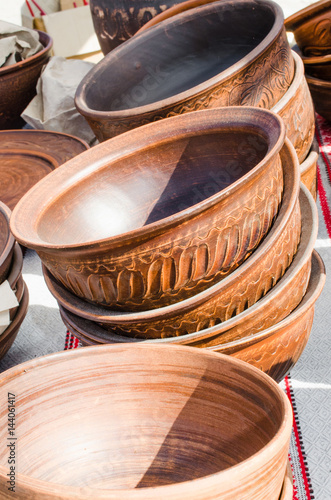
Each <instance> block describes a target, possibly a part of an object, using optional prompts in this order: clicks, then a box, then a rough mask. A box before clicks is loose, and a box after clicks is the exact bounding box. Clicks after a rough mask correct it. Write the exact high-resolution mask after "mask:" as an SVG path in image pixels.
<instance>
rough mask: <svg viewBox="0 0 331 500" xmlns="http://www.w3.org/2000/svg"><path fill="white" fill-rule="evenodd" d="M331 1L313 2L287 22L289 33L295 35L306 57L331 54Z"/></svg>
mask: <svg viewBox="0 0 331 500" xmlns="http://www.w3.org/2000/svg"><path fill="white" fill-rule="evenodd" d="M330 26H331V1H330V0H322V1H320V2H313V3H312V4H311V5H308V6H307V7H305V8H304V9H302V10H299V11H298V12H295V13H294V14H292V15H291V16H290V17H288V18H287V19H286V20H285V27H286V30H287V31H291V32H292V33H294V37H295V40H296V43H297V44H298V46H299V48H300V49H301V51H302V52H303V54H304V55H305V56H320V55H323V54H328V53H330V52H331V30H330Z"/></svg>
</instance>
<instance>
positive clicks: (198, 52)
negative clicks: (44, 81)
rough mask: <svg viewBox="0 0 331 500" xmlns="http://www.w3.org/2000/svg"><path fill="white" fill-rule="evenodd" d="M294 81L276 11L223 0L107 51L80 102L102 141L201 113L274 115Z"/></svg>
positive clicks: (263, 4) (263, 1) (84, 84)
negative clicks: (241, 110) (244, 108)
mask: <svg viewBox="0 0 331 500" xmlns="http://www.w3.org/2000/svg"><path fill="white" fill-rule="evenodd" d="M293 76H294V61H293V57H292V54H291V49H290V47H289V44H288V41H287V38H286V33H285V29H284V21H283V12H282V10H281V8H280V7H279V5H277V4H276V3H274V2H269V1H268V0H259V1H256V0H237V1H235V2H234V1H233V0H222V1H218V2H212V3H209V4H206V5H202V6H201V7H197V8H195V9H190V10H188V11H186V12H183V13H182V14H179V15H178V16H175V17H174V18H171V19H168V20H166V21H164V22H162V23H160V24H158V25H157V26H154V27H153V28H151V29H149V30H147V31H145V32H144V33H141V34H139V35H137V36H134V37H133V38H131V39H130V40H128V41H126V42H125V43H124V44H122V45H120V46H119V47H117V48H116V49H114V50H112V51H111V52H109V54H107V55H106V56H105V57H104V58H103V59H102V61H100V62H99V63H98V64H96V65H95V67H94V68H92V69H91V71H90V72H89V73H88V74H87V75H86V76H85V77H84V78H83V80H82V81H81V83H80V85H79V86H78V88H77V92H76V97H75V103H76V107H77V109H78V111H79V112H80V113H81V114H82V115H83V116H84V117H85V118H86V120H87V121H88V123H89V125H90V126H91V128H92V130H93V131H94V133H95V135H96V136H97V138H98V139H99V141H104V140H106V139H109V138H110V137H113V136H115V135H118V134H121V133H123V132H126V131H127V130H131V129H133V128H135V127H138V126H141V125H144V124H146V123H149V122H152V121H156V120H159V119H161V118H167V117H170V116H174V115H178V114H183V113H186V112H190V111H196V110H200V109H204V108H215V107H221V106H231V105H243V104H245V105H251V106H259V107H265V108H268V109H270V108H272V106H274V105H275V104H276V103H277V102H278V101H279V99H280V98H281V97H282V96H283V95H284V94H285V92H286V90H287V89H288V87H289V86H290V84H291V82H292V79H293Z"/></svg>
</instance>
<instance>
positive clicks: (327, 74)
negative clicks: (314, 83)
mask: <svg viewBox="0 0 331 500" xmlns="http://www.w3.org/2000/svg"><path fill="white" fill-rule="evenodd" d="M302 60H303V63H304V65H305V71H306V74H307V75H309V76H314V77H315V78H320V79H321V80H326V81H328V82H329V81H330V80H331V54H327V55H325V56H315V57H304V56H303V57H302Z"/></svg>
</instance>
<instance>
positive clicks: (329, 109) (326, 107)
mask: <svg viewBox="0 0 331 500" xmlns="http://www.w3.org/2000/svg"><path fill="white" fill-rule="evenodd" d="M306 79H307V82H308V85H309V90H310V92H311V95H312V98H313V101H314V106H315V110H316V111H317V113H318V114H319V115H321V116H323V118H325V119H326V120H327V121H329V122H330V121H331V82H327V81H325V80H319V79H318V78H314V77H312V76H309V75H306Z"/></svg>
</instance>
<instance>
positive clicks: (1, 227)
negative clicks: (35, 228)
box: [0, 201, 15, 283]
mask: <svg viewBox="0 0 331 500" xmlns="http://www.w3.org/2000/svg"><path fill="white" fill-rule="evenodd" d="M10 215H11V211H10V209H9V208H8V207H7V205H5V204H4V203H2V202H1V201H0V283H2V282H3V281H4V280H5V279H6V277H7V275H8V272H9V269H10V266H11V261H12V257H13V251H14V245H15V239H14V236H13V235H12V233H11V231H10V228H9V219H10Z"/></svg>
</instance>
